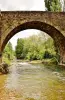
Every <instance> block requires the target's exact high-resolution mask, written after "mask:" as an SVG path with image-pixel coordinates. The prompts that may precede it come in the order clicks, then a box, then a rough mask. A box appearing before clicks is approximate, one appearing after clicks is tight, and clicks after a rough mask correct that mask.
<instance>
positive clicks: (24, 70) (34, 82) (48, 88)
mask: <svg viewBox="0 0 65 100" xmlns="http://www.w3.org/2000/svg"><path fill="white" fill-rule="evenodd" d="M9 71H10V73H9V74H7V75H0V100H65V75H62V73H61V72H59V71H53V70H50V69H48V68H47V67H45V65H43V64H29V63H27V62H17V61H15V62H14V63H12V64H11V66H10V67H9Z"/></svg>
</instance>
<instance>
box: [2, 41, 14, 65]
mask: <svg viewBox="0 0 65 100" xmlns="http://www.w3.org/2000/svg"><path fill="white" fill-rule="evenodd" d="M13 58H14V51H13V48H12V44H11V42H8V44H7V45H6V47H5V49H4V51H3V59H2V60H3V62H4V63H7V64H8V65H10V63H11V61H12V60H13Z"/></svg>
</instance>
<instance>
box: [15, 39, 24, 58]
mask: <svg viewBox="0 0 65 100" xmlns="http://www.w3.org/2000/svg"><path fill="white" fill-rule="evenodd" d="M23 46H24V40H23V39H18V40H17V46H16V50H15V52H16V57H17V59H22V58H24V57H23Z"/></svg>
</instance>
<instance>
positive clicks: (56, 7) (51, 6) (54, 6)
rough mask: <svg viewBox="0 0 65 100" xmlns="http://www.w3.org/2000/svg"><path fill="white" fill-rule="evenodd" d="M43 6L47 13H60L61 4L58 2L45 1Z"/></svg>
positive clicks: (56, 0)
mask: <svg viewBox="0 0 65 100" xmlns="http://www.w3.org/2000/svg"><path fill="white" fill-rule="evenodd" d="M45 6H46V8H47V11H55V12H56V11H57V12H59V11H61V9H62V8H61V2H60V0H45Z"/></svg>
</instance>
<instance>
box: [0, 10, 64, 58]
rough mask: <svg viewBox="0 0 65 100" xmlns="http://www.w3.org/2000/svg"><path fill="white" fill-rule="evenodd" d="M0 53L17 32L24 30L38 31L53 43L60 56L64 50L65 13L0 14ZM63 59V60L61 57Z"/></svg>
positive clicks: (26, 12)
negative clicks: (46, 35) (47, 36)
mask: <svg viewBox="0 0 65 100" xmlns="http://www.w3.org/2000/svg"><path fill="white" fill-rule="evenodd" d="M0 15H1V16H0V37H1V38H0V51H1V52H2V51H3V49H4V47H5V45H6V43H7V42H8V40H9V39H10V38H11V37H12V36H14V35H15V34H16V33H17V32H19V31H21V30H25V29H39V30H42V31H44V32H46V33H47V34H49V35H50V36H51V37H52V38H53V39H54V41H55V44H56V46H57V48H59V49H60V54H61V55H62V56H64V50H65V13H64V12H43V11H4V12H1V14H0ZM63 59H65V58H64V57H63Z"/></svg>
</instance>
